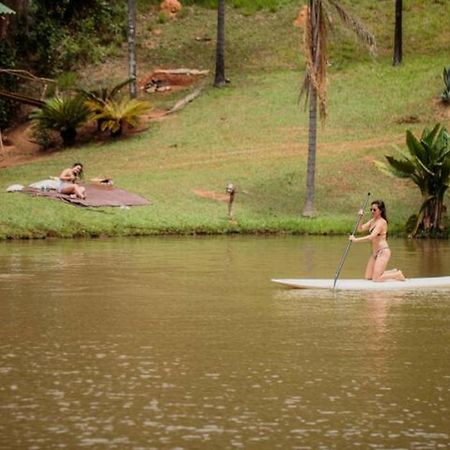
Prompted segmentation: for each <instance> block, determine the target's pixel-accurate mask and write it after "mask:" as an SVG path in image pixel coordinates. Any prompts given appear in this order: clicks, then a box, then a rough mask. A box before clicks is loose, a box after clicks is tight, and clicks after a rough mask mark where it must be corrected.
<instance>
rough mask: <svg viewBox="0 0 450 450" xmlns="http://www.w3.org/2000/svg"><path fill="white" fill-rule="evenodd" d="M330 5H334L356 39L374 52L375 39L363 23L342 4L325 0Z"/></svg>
mask: <svg viewBox="0 0 450 450" xmlns="http://www.w3.org/2000/svg"><path fill="white" fill-rule="evenodd" d="M326 1H327V2H328V3H329V4H330V5H331V6H333V7H334V9H335V10H336V12H337V13H338V16H339V17H340V19H341V20H342V22H343V23H344V24H345V25H346V26H347V27H348V28H349V29H351V30H352V31H353V32H354V33H355V34H356V36H358V39H359V40H360V41H362V42H364V43H365V44H366V45H368V47H369V50H370V52H371V53H372V54H375V53H376V41H375V37H374V35H373V34H372V33H371V32H370V31H369V30H367V29H366V28H365V27H364V25H363V24H362V23H361V22H360V21H359V20H358V19H357V18H356V17H354V16H352V15H351V14H349V13H348V12H347V11H346V10H345V9H344V8H343V7H342V5H341V4H340V3H339V2H337V1H336V0H326Z"/></svg>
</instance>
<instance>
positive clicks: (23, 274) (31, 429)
mask: <svg viewBox="0 0 450 450" xmlns="http://www.w3.org/2000/svg"><path fill="white" fill-rule="evenodd" d="M390 242H391V247H392V248H393V255H394V256H393V264H394V265H395V266H397V267H401V268H402V269H403V270H404V272H405V273H406V274H407V275H408V276H434V275H435V276H439V275H449V274H450V245H449V243H448V242H439V243H438V242H431V243H429V242H415V241H403V240H392V239H391V241H390ZM345 246H346V240H345V238H310V237H270V238H249V237H236V238H235V237H224V238H140V239H123V240H104V241H102V240H98V241H95V240H90V241H46V242H12V243H11V242H8V243H1V244H0V318H1V328H0V449H8V450H9V449H30V450H31V449H33V450H35V449H45V450H47V449H61V448H63V449H81V448H90V449H133V450H144V449H174V450H175V449H177V450H181V449H208V450H209V449H234V448H236V449H267V450H271V449H312V450H315V449H323V450H325V449H338V450H341V449H353V448H360V449H414V450H418V449H448V448H450V426H449V423H450V345H449V343H450V292H448V291H436V292H408V293H403V292H395V293H351V294H348V293H343V292H339V293H336V294H332V293H330V292H320V291H294V290H284V289H280V288H279V287H277V286H276V285H273V284H272V283H271V282H270V278H273V277H282V278H292V277H304V278H306V277H327V278H332V277H333V276H334V273H335V271H336V266H337V264H338V262H339V260H340V257H341V255H342V253H343V251H344V249H345ZM368 252H369V249H368V246H367V247H366V246H364V245H355V246H353V247H352V249H351V251H350V255H349V258H348V260H347V262H346V264H345V266H344V269H343V272H342V276H343V277H358V276H361V275H362V272H363V267H362V266H363V265H364V264H365V260H366V257H367V255H368Z"/></svg>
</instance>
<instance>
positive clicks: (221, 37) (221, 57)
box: [214, 0, 226, 87]
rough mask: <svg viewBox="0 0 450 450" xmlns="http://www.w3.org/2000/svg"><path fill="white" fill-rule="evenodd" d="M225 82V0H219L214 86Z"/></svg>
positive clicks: (222, 84)
mask: <svg viewBox="0 0 450 450" xmlns="http://www.w3.org/2000/svg"><path fill="white" fill-rule="evenodd" d="M225 83H226V79H225V0H219V3H218V5H217V44H216V74H215V77H214V86H216V87H222V86H224V85H225Z"/></svg>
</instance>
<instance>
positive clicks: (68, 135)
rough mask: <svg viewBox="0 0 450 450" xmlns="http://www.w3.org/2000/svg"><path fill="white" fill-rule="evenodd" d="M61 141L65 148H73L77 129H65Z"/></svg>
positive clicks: (61, 132)
mask: <svg viewBox="0 0 450 450" xmlns="http://www.w3.org/2000/svg"><path fill="white" fill-rule="evenodd" d="M60 135H61V139H62V141H63V146H64V147H71V146H72V145H73V144H75V140H76V137H77V130H76V129H75V128H70V127H69V128H65V129H63V130H61V131H60Z"/></svg>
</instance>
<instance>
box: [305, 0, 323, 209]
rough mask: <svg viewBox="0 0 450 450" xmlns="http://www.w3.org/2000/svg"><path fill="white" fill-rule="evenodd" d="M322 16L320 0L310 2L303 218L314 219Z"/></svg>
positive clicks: (310, 0)
mask: <svg viewBox="0 0 450 450" xmlns="http://www.w3.org/2000/svg"><path fill="white" fill-rule="evenodd" d="M321 14H322V5H321V2H320V0H309V16H308V20H309V27H310V30H311V33H310V38H309V39H310V42H309V58H310V60H309V64H310V66H311V67H310V72H309V75H308V76H309V83H308V94H309V125H308V127H309V128H308V164H307V168H306V196H305V205H304V207H303V216H305V217H313V216H314V214H315V210H314V195H315V173H316V151H317V96H318V91H317V89H318V87H319V86H320V82H319V76H320V75H319V72H320V70H322V69H321V59H320V56H321V55H320V54H319V46H320V42H319V40H320V39H321V37H322V38H323V37H324V36H320V31H322V30H320V21H321V19H322V18H321Z"/></svg>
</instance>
